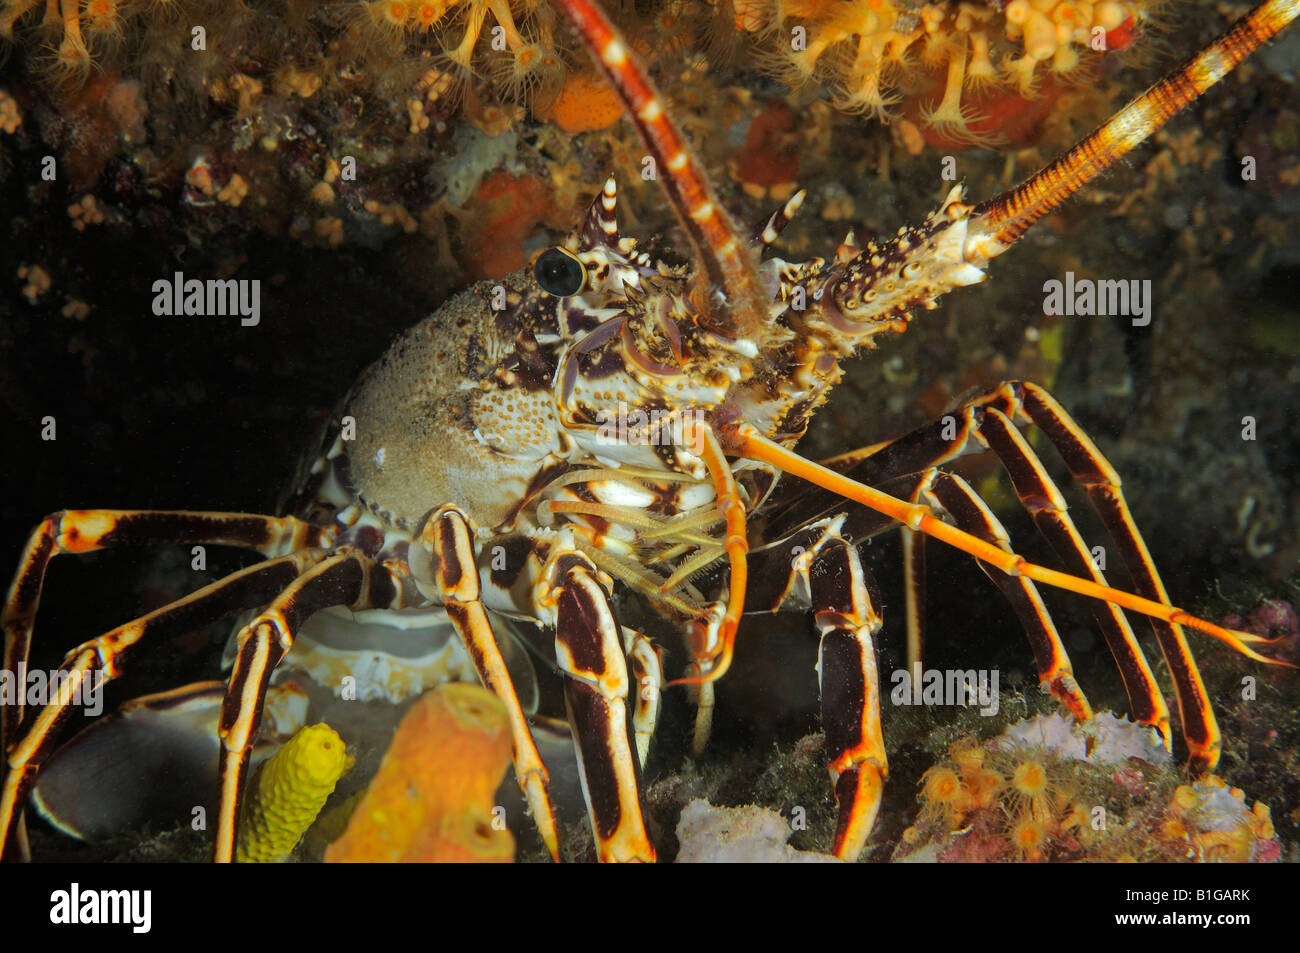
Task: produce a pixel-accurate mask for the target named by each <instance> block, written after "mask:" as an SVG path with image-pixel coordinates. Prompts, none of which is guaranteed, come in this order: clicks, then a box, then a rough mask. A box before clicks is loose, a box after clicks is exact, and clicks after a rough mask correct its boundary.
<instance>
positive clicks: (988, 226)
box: [970, 0, 1300, 258]
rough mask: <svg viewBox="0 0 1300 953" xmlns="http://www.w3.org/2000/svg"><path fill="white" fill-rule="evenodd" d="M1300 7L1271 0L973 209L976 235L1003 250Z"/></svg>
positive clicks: (1298, 2) (1298, 1) (1288, 0)
mask: <svg viewBox="0 0 1300 953" xmlns="http://www.w3.org/2000/svg"><path fill="white" fill-rule="evenodd" d="M1298 13H1300V0H1268V2H1266V3H1262V4H1260V5H1259V6H1258V7H1256V8H1255V9H1254V10H1252V11H1251V12H1250V13H1248V14H1247V15H1246V16H1245V17H1244V18H1243V19H1242V20H1241V21H1239V22H1238V23H1237V25H1236V26H1234V27H1233V28H1232V29H1231V30H1229V31H1228V32H1227V33H1225V34H1224V35H1223V36H1221V37H1219V39H1217V40H1215V41H1214V42H1213V43H1211V44H1210V45H1209V46H1207V47H1206V48H1205V49H1204V50H1202V51H1201V52H1200V53H1198V54H1197V55H1196V56H1194V57H1193V58H1192V59H1191V60H1189V61H1188V62H1187V63H1186V64H1185V65H1184V66H1183V67H1182V68H1181V69H1178V70H1176V71H1175V72H1173V73H1170V74H1169V75H1168V76H1166V77H1165V78H1164V79H1162V80H1161V81H1160V82H1158V83H1156V85H1154V86H1152V87H1151V88H1150V89H1149V90H1147V91H1146V92H1145V93H1143V94H1142V95H1141V96H1139V97H1137V99H1135V100H1133V101H1132V102H1131V103H1129V104H1128V105H1127V106H1125V107H1124V108H1123V109H1121V110H1120V111H1119V112H1117V113H1116V114H1115V115H1114V116H1112V117H1111V118H1110V119H1108V120H1107V121H1106V122H1105V123H1103V124H1102V125H1101V127H1100V128H1098V129H1097V131H1096V132H1094V133H1093V134H1092V135H1090V136H1088V138H1086V139H1084V140H1082V141H1081V142H1079V144H1078V145H1076V146H1075V147H1074V148H1073V149H1071V150H1070V151H1069V152H1067V153H1066V154H1065V155H1063V156H1061V157H1060V158H1059V159H1057V160H1056V161H1055V162H1053V163H1051V164H1050V165H1048V166H1046V167H1045V168H1044V169H1042V170H1041V171H1039V172H1038V173H1036V174H1035V175H1033V176H1031V177H1030V178H1028V179H1026V180H1025V181H1024V182H1023V183H1021V184H1020V185H1018V186H1016V187H1015V188H1014V189H1012V190H1010V191H1009V192H1003V193H1002V194H1001V195H997V196H994V197H993V198H991V199H989V200H988V201H987V202H984V203H982V204H981V205H979V206H977V207H976V208H975V211H974V213H973V214H972V215H971V226H970V234H971V236H972V238H977V237H980V238H985V239H990V238H991V239H992V240H993V242H994V243H996V244H997V245H1001V246H1003V247H1002V248H989V249H987V250H986V254H987V255H988V257H990V258H991V257H993V256H994V255H997V254H1000V253H1001V251H1005V249H1006V248H1007V247H1010V246H1011V245H1012V244H1014V243H1015V242H1016V240H1017V239H1019V238H1020V236H1021V235H1023V234H1024V233H1025V231H1026V230H1027V229H1028V228H1029V226H1031V225H1033V224H1034V223H1035V222H1036V221H1038V220H1039V219H1040V218H1042V217H1043V216H1044V215H1046V214H1047V213H1048V212H1050V211H1052V209H1054V208H1056V207H1057V206H1059V205H1060V204H1061V203H1062V202H1064V201H1065V200H1066V199H1067V198H1069V197H1070V196H1071V195H1073V194H1074V193H1075V192H1078V191H1079V190H1080V189H1082V188H1083V187H1084V186H1086V185H1087V184H1088V183H1089V182H1091V181H1092V180H1093V179H1095V178H1096V177H1097V176H1099V175H1100V174H1101V173H1102V172H1104V171H1106V169H1108V168H1109V167H1110V166H1112V165H1114V164H1115V162H1116V161H1117V160H1118V159H1119V158H1120V157H1122V156H1123V155H1124V154H1125V153H1127V152H1129V151H1130V150H1131V149H1133V148H1135V147H1136V146H1138V145H1140V144H1141V143H1142V142H1144V141H1145V140H1146V139H1147V138H1148V137H1149V136H1150V135H1151V134H1152V133H1154V132H1155V131H1156V130H1157V129H1159V128H1160V127H1161V126H1163V125H1164V124H1165V123H1166V122H1168V121H1169V119H1170V117H1172V116H1173V115H1174V114H1175V113H1177V112H1178V111H1179V110H1181V109H1183V108H1184V107H1185V106H1187V105H1188V104H1189V103H1191V102H1192V101H1193V100H1195V99H1196V98H1197V97H1198V96H1200V95H1201V94H1202V93H1204V92H1205V91H1206V90H1207V89H1209V88H1210V87H1211V86H1213V85H1214V84H1215V83H1217V82H1218V81H1219V80H1221V79H1223V77H1225V76H1227V75H1228V73H1230V72H1232V70H1233V69H1234V68H1236V66H1237V64H1238V63H1240V62H1241V61H1242V60H1244V59H1245V58H1246V57H1247V56H1249V55H1250V54H1251V53H1253V52H1254V51H1255V50H1256V49H1258V48H1259V47H1260V46H1262V45H1264V44H1265V43H1267V42H1268V41H1269V40H1271V39H1272V38H1273V37H1274V36H1275V35H1276V34H1277V33H1278V32H1279V31H1280V30H1282V28H1283V27H1285V26H1286V25H1287V24H1288V23H1290V22H1291V21H1292V20H1294V19H1295V17H1296V15H1297V14H1298Z"/></svg>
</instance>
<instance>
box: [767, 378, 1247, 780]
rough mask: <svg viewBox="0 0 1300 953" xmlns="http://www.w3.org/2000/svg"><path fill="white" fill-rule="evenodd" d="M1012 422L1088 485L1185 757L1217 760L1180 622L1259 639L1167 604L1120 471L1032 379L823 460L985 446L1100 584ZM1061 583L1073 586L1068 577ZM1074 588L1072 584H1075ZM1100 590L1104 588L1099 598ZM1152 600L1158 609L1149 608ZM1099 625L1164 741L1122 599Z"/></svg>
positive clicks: (948, 454) (1164, 723)
mask: <svg viewBox="0 0 1300 953" xmlns="http://www.w3.org/2000/svg"><path fill="white" fill-rule="evenodd" d="M1013 422H1014V423H1015V424H1024V425H1034V426H1037V427H1038V428H1039V429H1040V430H1042V431H1043V432H1044V434H1046V435H1047V437H1048V438H1049V440H1050V441H1051V442H1052V444H1053V445H1054V446H1055V447H1056V448H1057V450H1058V452H1059V453H1060V454H1061V456H1062V458H1063V459H1064V460H1065V462H1066V465H1067V466H1068V468H1069V469H1070V472H1071V474H1072V476H1073V477H1074V479H1075V480H1076V481H1077V482H1078V483H1080V484H1081V485H1082V486H1083V487H1084V489H1085V491H1086V492H1087V495H1088V498H1089V500H1090V501H1091V503H1092V505H1093V506H1094V508H1095V509H1096V510H1097V512H1098V514H1099V515H1100V516H1101V519H1102V522H1103V524H1104V525H1105V526H1106V529H1107V532H1108V533H1109V534H1110V536H1111V538H1112V539H1113V540H1114V541H1115V543H1116V545H1117V546H1118V547H1119V549H1120V552H1121V554H1122V556H1123V558H1124V561H1125V563H1126V565H1127V567H1128V569H1129V572H1130V575H1131V577H1132V579H1133V584H1134V588H1135V589H1136V590H1137V591H1138V593H1139V594H1140V595H1141V596H1143V597H1145V598H1144V600H1143V601H1144V602H1145V603H1146V604H1147V607H1142V606H1134V605H1129V606H1128V608H1136V609H1137V610H1138V611H1140V612H1143V613H1144V614H1146V615H1148V616H1150V617H1151V623H1152V626H1153V627H1154V629H1155V631H1156V636H1157V639H1158V641H1159V642H1160V646H1161V650H1162V653H1163V655H1164V657H1165V661H1166V664H1167V665H1168V667H1169V670H1170V672H1171V673H1172V675H1173V679H1174V687H1175V694H1176V697H1177V700H1178V706H1179V710H1180V713H1181V716H1182V717H1181V721H1182V725H1183V735H1184V737H1185V739H1186V741H1187V745H1188V749H1189V751H1190V753H1191V756H1192V760H1193V761H1194V762H1195V763H1196V764H1197V765H1198V766H1199V767H1205V768H1207V769H1208V768H1209V767H1212V766H1213V765H1214V764H1215V763H1216V762H1217V760H1218V752H1219V744H1220V742H1219V732H1218V728H1217V725H1216V723H1215V720H1214V715H1213V711H1212V709H1211V706H1210V703H1209V699H1208V696H1207V695H1206V692H1205V688H1204V684H1203V683H1202V681H1201V678H1200V675H1199V673H1198V672H1197V669H1196V663H1195V661H1194V659H1193V658H1192V655H1191V651H1190V649H1189V648H1188V646H1187V641H1186V637H1185V635H1184V633H1183V631H1182V626H1183V625H1192V626H1193V627H1194V628H1198V629H1202V630H1203V631H1207V632H1209V633H1210V634H1211V635H1215V636H1216V637H1217V638H1220V639H1221V640H1223V641H1227V642H1228V643H1229V644H1230V645H1232V646H1233V647H1234V648H1236V649H1238V650H1239V651H1242V652H1244V653H1245V654H1247V655H1250V656H1251V657H1253V658H1256V659H1257V660H1263V661H1267V659H1263V657H1262V656H1259V655H1257V654H1255V653H1253V652H1251V650H1249V649H1248V648H1246V646H1245V645H1243V644H1242V643H1244V642H1258V641H1262V640H1261V639H1259V638H1258V637H1252V636H1249V635H1247V634H1244V633H1229V632H1226V631H1225V630H1222V629H1219V628H1218V627H1217V626H1211V625H1209V624H1207V623H1204V622H1201V621H1200V620H1197V619H1193V618H1192V617H1190V616H1187V615H1186V614H1185V613H1181V612H1179V611H1178V610H1175V609H1173V607H1172V606H1171V605H1170V602H1169V597H1168V594H1167V592H1166V591H1165V588H1164V585H1163V583H1162V582H1161V580H1160V576H1159V573H1158V572H1157V570H1156V568H1155V565H1154V562H1153V560H1152V559H1151V555H1150V552H1149V550H1148V549H1147V547H1146V543H1145V542H1144V541H1143V539H1142V536H1141V533H1140V532H1139V531H1138V529H1137V526H1136V524H1135V522H1134V520H1133V517H1132V514H1131V512H1130V511H1129V509H1128V505H1127V503H1126V502H1125V500H1124V496H1123V492H1122V489H1121V485H1120V480H1119V477H1118V475H1117V474H1116V473H1115V470H1114V468H1113V467H1111V465H1110V464H1109V463H1108V462H1107V461H1106V459H1105V457H1104V456H1103V455H1102V454H1101V452H1100V451H1099V450H1098V449H1097V447H1096V445H1095V444H1093V442H1092V441H1091V440H1090V439H1089V438H1088V437H1087V435H1086V434H1085V433H1084V432H1083V431H1082V429H1081V428H1080V427H1079V426H1078V424H1077V423H1075V422H1074V420H1073V419H1072V418H1071V417H1070V416H1069V414H1067V413H1066V411H1065V410H1064V408H1062V407H1061V405H1060V404H1059V403H1057V401H1056V400H1055V399H1053V398H1052V397H1051V396H1050V395H1049V394H1048V393H1047V392H1046V391H1044V390H1043V389H1042V388H1040V387H1038V386H1037V385H1035V384H1030V383H1025V382H1017V381H1012V382H1008V383H1005V384H1003V385H1002V386H1001V387H999V388H997V389H995V390H993V391H991V392H990V393H988V394H986V395H984V396H981V397H978V398H976V399H974V400H972V401H969V402H968V403H967V404H965V405H964V406H963V407H962V408H960V409H958V410H957V411H954V412H953V413H952V414H950V415H947V416H945V417H944V418H941V419H939V420H936V421H934V422H933V423H931V424H927V425H925V426H923V427H921V428H918V429H917V430H915V431H912V432H911V433H909V434H907V435H906V436H904V437H902V438H900V439H898V440H896V441H893V442H891V443H889V444H885V445H876V446H873V447H868V448H865V449H863V450H860V451H855V452H851V453H849V454H844V455H841V456H838V457H835V458H833V459H832V460H828V461H826V465H827V466H828V467H830V468H832V469H834V470H836V471H838V472H841V473H843V474H845V475H846V476H850V477H853V478H855V479H857V480H861V481H863V482H866V483H871V484H873V485H878V484H879V483H880V481H882V480H888V479H890V478H891V477H893V476H895V475H897V474H899V473H907V472H909V471H913V470H915V469H919V468H920V467H923V466H934V465H938V464H942V463H947V462H950V461H952V460H954V459H956V458H957V457H959V456H961V455H963V454H966V453H971V452H983V451H984V450H986V449H991V450H993V451H994V452H995V453H996V454H997V455H998V457H999V459H1001V460H1002V462H1003V465H1004V466H1005V467H1006V469H1007V472H1008V474H1009V475H1010V476H1011V479H1012V483H1013V486H1014V487H1015V489H1016V492H1017V494H1018V496H1019V497H1020V500H1021V502H1022V504H1023V505H1024V506H1025V508H1026V510H1028V511H1029V513H1030V514H1031V516H1032V517H1033V519H1034V522H1035V524H1036V525H1037V526H1038V528H1039V530H1040V532H1041V533H1042V534H1043V535H1044V537H1046V538H1047V539H1048V541H1049V542H1050V543H1051V544H1052V546H1053V548H1054V549H1055V550H1056V551H1057V553H1058V554H1059V555H1060V556H1061V558H1062V559H1063V560H1065V561H1066V563H1067V564H1068V566H1069V567H1070V569H1071V571H1072V572H1074V573H1075V574H1076V576H1078V577H1088V578H1090V579H1091V580H1092V581H1093V582H1094V583H1096V584H1098V585H1104V584H1105V580H1104V576H1103V575H1102V574H1101V572H1100V570H1099V569H1098V568H1097V567H1096V565H1095V564H1094V562H1093V560H1092V558H1091V554H1090V553H1089V552H1088V549H1087V546H1086V545H1085V544H1084V542H1083V539H1082V537H1081V536H1080V534H1079V532H1078V530H1077V529H1076V528H1075V526H1074V523H1073V521H1072V520H1071V519H1070V517H1069V515H1068V513H1067V509H1066V504H1065V500H1064V498H1063V497H1062V496H1061V493H1060V491H1059V489H1058V488H1057V487H1056V485H1055V483H1054V482H1053V481H1052V479H1051V477H1050V476H1049V475H1048V474H1047V472H1046V469H1045V467H1044V466H1043V464H1042V461H1041V460H1040V459H1039V458H1038V455H1037V453H1036V452H1035V451H1034V450H1033V448H1032V447H1031V446H1030V445H1029V443H1028V441H1026V440H1025V439H1024V438H1023V437H1022V436H1021V435H1020V434H1019V431H1018V430H1016V428H1015V426H1013ZM834 505H835V504H834V502H833V501H832V500H830V499H827V498H823V499H821V500H820V501H818V502H817V503H815V504H812V505H811V510H812V512H813V513H815V512H816V511H817V510H818V509H825V508H827V507H831V506H834ZM809 509H810V504H808V503H803V504H799V505H796V506H794V507H792V508H791V510H790V511H789V512H787V513H783V514H782V516H781V519H782V521H786V520H789V519H791V518H794V519H800V518H806V517H807V515H808V512H807V511H808V510H809ZM1065 588H1071V587H1070V586H1066V587H1065ZM1076 591H1078V590H1077V589H1076ZM1103 598H1104V597H1103ZM1156 605H1159V606H1162V607H1163V610H1162V611H1151V608H1153V607H1154V606H1156ZM1097 617H1098V622H1099V624H1100V626H1101V629H1102V633H1103V635H1104V636H1105V637H1106V639H1107V642H1108V644H1109V645H1110V648H1111V651H1112V654H1113V655H1114V656H1115V658H1116V661H1117V664H1118V665H1119V667H1120V670H1121V674H1122V676H1123V678H1124V682H1125V687H1126V689H1127V692H1128V696H1129V700H1130V705H1131V706H1132V710H1133V711H1134V714H1135V716H1136V717H1137V718H1138V720H1140V721H1142V722H1144V723H1147V724H1151V725H1153V726H1154V727H1156V728H1157V730H1159V731H1160V732H1161V735H1162V737H1164V739H1165V742H1166V745H1168V743H1169V726H1168V714H1167V708H1166V706H1165V704H1164V701H1163V698H1161V696H1160V691H1159V688H1158V686H1157V684H1156V681H1155V677H1154V675H1153V674H1152V673H1151V671H1150V667H1149V665H1147V663H1146V661H1145V659H1144V658H1143V657H1142V652H1141V649H1140V647H1139V646H1138V643H1137V639H1136V637H1135V635H1134V634H1133V630H1132V628H1131V626H1130V625H1129V623H1128V620H1127V619H1126V618H1125V616H1124V614H1123V612H1122V611H1120V608H1119V607H1118V606H1116V605H1115V604H1113V603H1108V605H1107V608H1106V609H1105V610H1102V611H1099V612H1098V613H1097Z"/></svg>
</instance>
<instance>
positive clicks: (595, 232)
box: [582, 175, 618, 248]
mask: <svg viewBox="0 0 1300 953" xmlns="http://www.w3.org/2000/svg"><path fill="white" fill-rule="evenodd" d="M582 244H583V247H585V248H594V247H595V246H597V245H606V246H608V247H610V248H617V247H618V183H617V182H615V181H614V177H613V176H612V175H611V176H610V177H609V178H608V179H606V180H605V187H604V188H603V189H601V190H600V194H599V195H597V196H596V198H595V199H594V200H593V201H592V203H591V208H589V209H588V210H587V220H586V221H585V222H584V223H583V225H582Z"/></svg>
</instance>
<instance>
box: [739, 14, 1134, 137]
mask: <svg viewBox="0 0 1300 953" xmlns="http://www.w3.org/2000/svg"><path fill="white" fill-rule="evenodd" d="M1145 17H1146V10H1145V7H1144V5H1143V4H1142V3H1140V2H1138V0H1120V2H1112V0H1107V2H1104V3H1096V4H1094V3H1091V2H1088V0H1011V2H1010V3H1008V4H1006V5H1005V7H1004V6H1003V5H1002V4H1001V3H991V2H989V3H986V2H978V0H962V2H958V3H939V4H930V3H927V4H919V3H911V2H908V0H835V2H829V3H828V2H825V0H791V2H788V3H778V2H776V0H748V2H746V3H745V4H744V5H743V7H738V8H737V13H736V17H735V23H734V25H735V26H736V28H737V29H739V30H743V31H747V32H751V33H754V34H756V35H757V36H758V37H759V45H760V47H761V49H762V51H763V56H764V59H765V62H766V63H767V65H768V67H769V69H770V70H771V71H772V72H773V73H775V74H776V75H778V76H780V77H781V78H783V79H784V80H786V81H787V82H789V83H791V84H792V85H796V86H797V85H802V84H804V83H807V82H810V81H817V82H821V83H824V84H826V85H827V86H828V87H830V88H831V89H832V90H833V91H834V97H835V100H836V101H837V103H838V105H840V106H841V107H842V108H844V109H847V110H850V111H854V112H861V113H864V114H867V115H870V116H876V117H879V118H882V119H889V118H892V117H893V116H895V115H897V110H896V109H895V108H894V107H896V106H898V105H899V104H900V103H901V102H902V101H903V100H904V99H905V98H909V97H915V96H919V97H921V101H922V105H921V106H920V115H921V118H922V120H923V122H924V123H925V124H926V125H928V126H930V127H932V128H934V129H936V130H939V131H941V132H943V133H944V134H946V135H947V136H948V137H949V138H951V139H955V140H966V141H977V140H982V139H984V138H987V136H986V134H985V133H983V132H982V131H980V130H977V129H975V128H973V126H974V125H975V122H976V120H977V119H978V118H979V117H980V115H981V109H980V107H979V105H978V104H976V103H973V102H971V99H972V96H973V94H975V93H978V92H980V91H982V90H987V89H989V88H990V87H994V86H1004V87H1007V88H1008V89H1009V90H1011V91H1014V92H1015V93H1017V94H1019V95H1020V96H1022V97H1026V98H1029V97H1033V96H1034V95H1035V94H1036V92H1037V91H1038V88H1039V84H1040V82H1041V80H1042V79H1043V78H1044V77H1046V76H1062V75H1068V74H1071V73H1073V72H1074V71H1075V70H1077V69H1079V68H1080V66H1081V65H1082V64H1083V62H1084V59H1085V57H1088V56H1091V55H1093V54H1095V53H1099V52H1103V51H1105V50H1111V49H1121V48H1123V47H1125V46H1127V45H1128V44H1129V43H1130V42H1131V39H1132V30H1133V28H1134V26H1135V25H1136V24H1138V23H1140V22H1141V21H1142V20H1143V19H1145ZM936 90H937V92H936Z"/></svg>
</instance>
